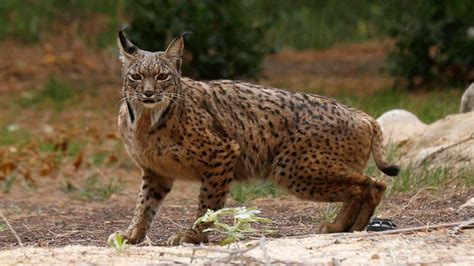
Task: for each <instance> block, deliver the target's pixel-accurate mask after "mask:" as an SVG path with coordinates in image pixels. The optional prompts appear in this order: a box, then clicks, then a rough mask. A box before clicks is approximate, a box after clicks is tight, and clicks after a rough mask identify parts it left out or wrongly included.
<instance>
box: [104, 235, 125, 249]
mask: <svg viewBox="0 0 474 266" xmlns="http://www.w3.org/2000/svg"><path fill="white" fill-rule="evenodd" d="M107 244H108V245H109V247H111V248H115V249H116V250H117V251H124V250H125V249H126V248H128V244H127V239H124V238H123V236H122V235H121V234H119V233H113V234H111V235H110V236H109V238H108V239H107Z"/></svg>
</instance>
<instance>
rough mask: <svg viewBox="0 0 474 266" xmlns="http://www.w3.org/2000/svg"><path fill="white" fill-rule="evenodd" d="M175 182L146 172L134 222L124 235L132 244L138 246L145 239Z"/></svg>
mask: <svg viewBox="0 0 474 266" xmlns="http://www.w3.org/2000/svg"><path fill="white" fill-rule="evenodd" d="M172 185H173V180H172V179H169V178H166V177H163V176H160V175H158V174H156V173H154V172H152V171H150V170H146V171H144V174H143V181H142V187H141V191H140V194H139V196H138V200H137V205H136V207H135V213H134V215H133V220H132V222H131V224H130V226H129V227H128V229H127V230H126V231H125V233H124V237H125V239H128V241H129V243H131V244H138V243H140V242H141V241H143V240H144V239H145V236H146V234H147V232H148V230H149V229H150V226H151V224H152V222H153V218H154V217H155V215H156V213H157V212H158V211H159V208H160V206H161V203H162V201H163V199H164V198H165V196H166V195H167V194H168V192H170V190H171V187H172Z"/></svg>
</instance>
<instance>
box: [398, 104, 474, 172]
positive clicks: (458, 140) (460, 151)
mask: <svg viewBox="0 0 474 266" xmlns="http://www.w3.org/2000/svg"><path fill="white" fill-rule="evenodd" d="M400 150H401V152H400V153H399V157H400V163H401V164H402V165H415V166H421V165H425V166H428V167H434V166H436V167H449V168H464V169H468V170H473V169H474V112H469V113H463V114H455V115H449V116H447V117H445V118H443V119H440V120H438V121H436V122H434V123H433V124H431V125H429V126H427V127H426V128H425V130H424V131H423V132H422V134H420V135H416V136H413V137H411V138H409V139H408V140H407V141H406V142H405V143H403V145H401V148H400Z"/></svg>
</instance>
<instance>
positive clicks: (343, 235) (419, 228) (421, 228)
mask: <svg viewBox="0 0 474 266" xmlns="http://www.w3.org/2000/svg"><path fill="white" fill-rule="evenodd" d="M470 221H471V220H469V221H460V222H453V223H443V224H433V225H423V226H417V227H410V228H400V229H395V230H388V231H382V232H370V233H365V234H354V233H333V234H327V235H326V236H328V237H336V238H343V239H347V238H358V237H373V236H379V235H391V234H398V233H407V232H412V233H415V232H416V231H424V230H430V229H440V228H448V227H455V226H458V225H463V224H465V225H463V226H462V228H466V227H471V226H473V224H474V223H472V222H470ZM317 235H319V236H321V234H301V235H293V236H288V238H296V239H300V238H304V237H311V236H313V237H314V236H317Z"/></svg>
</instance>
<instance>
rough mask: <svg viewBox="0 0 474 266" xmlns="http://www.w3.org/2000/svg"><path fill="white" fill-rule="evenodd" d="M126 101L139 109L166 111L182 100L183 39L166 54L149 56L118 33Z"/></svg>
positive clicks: (172, 45)
mask: <svg viewBox="0 0 474 266" xmlns="http://www.w3.org/2000/svg"><path fill="white" fill-rule="evenodd" d="M118 46H119V49H120V56H119V58H120V61H122V64H123V67H122V80H123V90H124V98H125V99H126V100H127V101H128V102H130V103H132V104H133V105H134V106H136V107H138V108H139V107H141V106H144V107H145V108H160V107H161V108H163V107H164V106H166V105H168V104H170V103H171V102H172V101H173V100H175V99H176V98H177V97H178V96H179V90H180V77H181V56H182V55H183V49H184V41H183V35H181V36H179V37H177V38H175V39H174V40H173V41H171V43H170V44H169V46H168V48H167V49H166V51H164V52H148V51H144V50H141V49H139V48H138V47H136V46H135V45H134V44H133V43H132V42H131V41H130V40H128V39H127V37H126V36H125V34H124V30H123V29H122V30H120V31H119V33H118Z"/></svg>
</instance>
